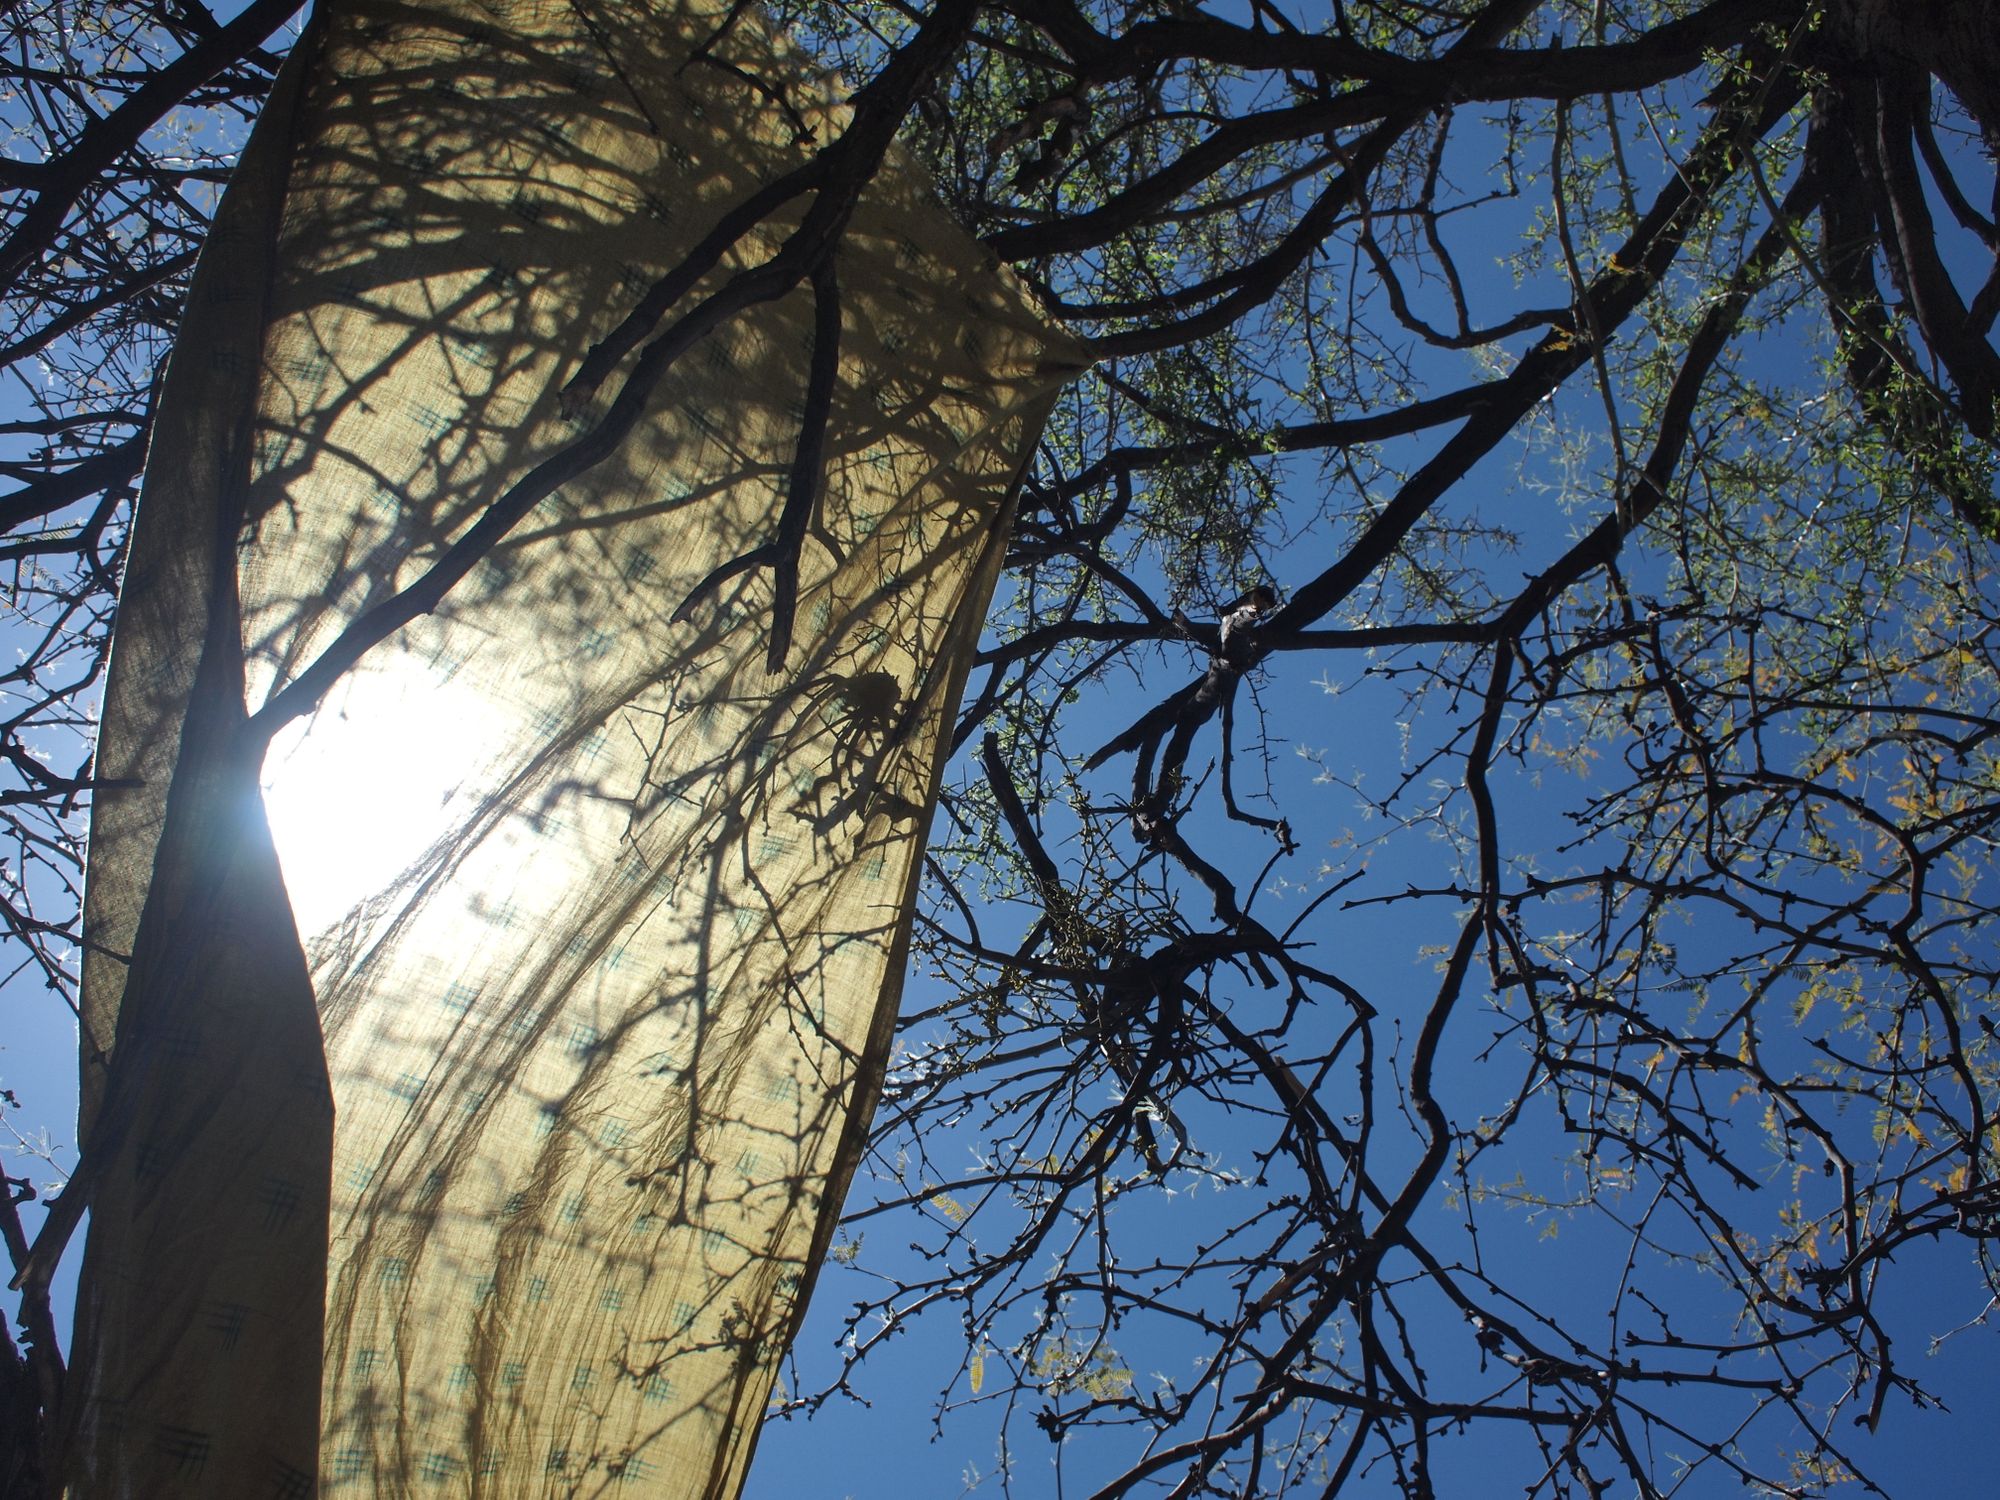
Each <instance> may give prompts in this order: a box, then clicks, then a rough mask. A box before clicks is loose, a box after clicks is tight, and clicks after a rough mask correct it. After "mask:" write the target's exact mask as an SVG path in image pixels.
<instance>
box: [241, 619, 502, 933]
mask: <svg viewBox="0 0 2000 1500" xmlns="http://www.w3.org/2000/svg"><path fill="white" fill-rule="evenodd" d="M502 729H503V724H502V715H501V714H500V713H499V712H498V711H497V709H496V707H495V706H494V705H493V704H492V703H491V702H489V701H488V700H487V699H486V698H485V697H483V696H482V695H481V694H479V693H478V692H476V691H474V690H473V689H471V688H470V687H468V686H465V685H463V684H461V683H457V682H454V681H453V680H452V679H450V678H447V677H444V676H442V675H440V674H438V673H437V672H435V671H433V670H432V669H431V668H430V667H429V666H428V665H427V664H426V663H425V662H423V661H422V660H420V659H418V658H416V657H414V656H408V655H403V656H391V657H389V658H388V659H387V660H385V661H384V662H382V663H381V664H380V665H375V666H372V667H371V666H370V665H368V664H364V665H363V666H362V667H361V668H359V669H357V670H356V671H355V672H354V673H352V674H350V676H349V677H348V678H347V679H346V680H345V681H344V682H343V683H342V684H341V685H340V686H339V687H337V688H336V689H335V690H334V691H333V692H332V693H331V694H329V695H328V697H327V700H326V702H325V703H324V704H322V705H321V707H320V709H319V712H318V713H317V714H315V715H313V716H312V717H311V718H309V719H305V720H301V721H299V722H297V723H294V724H290V725H287V726H286V727H285V728H284V729H283V730H281V731H280V732H279V733H278V735H277V736H276V738H274V739H273V741H272V742H271V748H270V751H269V753H268V754H267V755H266V756H265V758H264V773H263V778H262V785H263V789H264V806H265V809H266V811H267V812H268V814H269V816H270V820H271V832H272V835H273V837H274V838H275V839H276V841H277V846H278V858H279V861H280V862H281V863H282V864H283V866H284V871H285V886H286V889H287V891H288V892H289V893H290V895H291V901H292V912H293V915H294V916H295V917H296V918H297V919H298V925H299V935H300V936H301V937H305V938H310V937H311V936H312V935H313V934H315V933H318V932H321V931H323V930H325V929H326V928H327V927H329V926H330V925H332V924H333V923H334V922H336V921H338V920H339V919H340V918H341V917H342V916H344V915H346V914H347V913H348V912H349V911H351V910H352V909H353V908H354V906H355V905H356V904H357V903H358V902H360V901H362V900H365V899H366V898H367V897H369V896H371V895H373V894H374V893H375V892H376V891H378V890H380V889H381V888H382V887H383V886H384V885H386V884H388V883H389V882H390V881H391V880H393V879H394V878H395V877H396V876H397V875H399V874H401V873H402V872H403V871H404V870H406V869H408V868H409V867H410V865H411V864H412V863H413V862H414V861H415V860H416V859H417V858H418V857H419V856H421V855H422V854H423V852H424V851H425V850H426V849H428V848H429V847H430V846H431V845H432V844H433V843H434V842H435V841H436V840H437V838H438V837H439V835H440V834H442V833H443V832H445V830H446V828H447V827H448V825H449V824H450V822H451V820H452V818H453V817H454V815H455V810H454V809H453V807H452V804H453V803H454V801H456V800H457V797H458V794H459V793H460V791H461V790H463V789H466V783H467V781H468V779H469V778H471V777H472V776H473V775H475V774H476V773H477V772H478V771H479V770H480V768H481V767H482V766H484V765H486V764H487V763H488V761H489V759H490V757H491V755H492V751H493V747H494V746H495V745H496V744H497V743H498V742H499V739H500V737H501V731H502Z"/></svg>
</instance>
